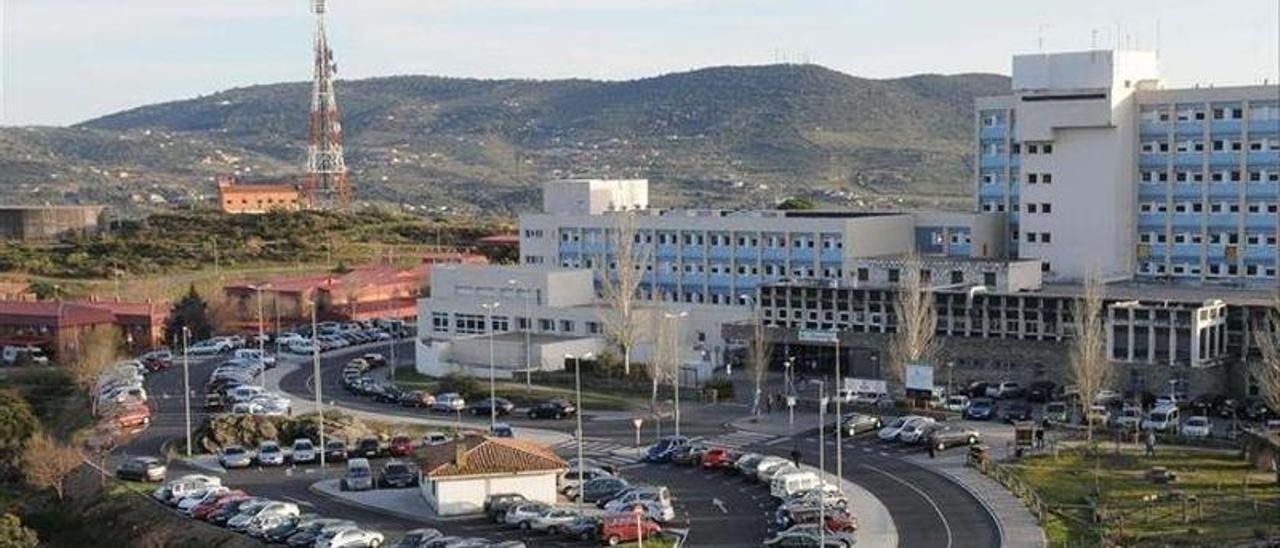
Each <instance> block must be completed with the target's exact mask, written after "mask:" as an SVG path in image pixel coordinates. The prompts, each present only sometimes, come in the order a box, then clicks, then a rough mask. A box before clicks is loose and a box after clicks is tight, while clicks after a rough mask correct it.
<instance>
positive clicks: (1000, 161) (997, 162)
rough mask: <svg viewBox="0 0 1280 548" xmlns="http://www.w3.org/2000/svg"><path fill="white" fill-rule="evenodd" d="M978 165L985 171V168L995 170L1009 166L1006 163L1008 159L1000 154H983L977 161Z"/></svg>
mask: <svg viewBox="0 0 1280 548" xmlns="http://www.w3.org/2000/svg"><path fill="white" fill-rule="evenodd" d="M978 165H979V166H981V167H982V168H983V169H986V168H992V169H995V168H1001V167H1005V166H1007V165H1009V162H1008V157H1007V156H1004V155H1002V154H996V155H990V156H988V155H986V154H984V155H982V156H981V158H980V159H979V160H978Z"/></svg>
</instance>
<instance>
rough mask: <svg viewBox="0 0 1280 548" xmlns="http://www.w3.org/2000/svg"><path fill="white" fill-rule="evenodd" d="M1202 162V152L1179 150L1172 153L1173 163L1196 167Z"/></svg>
mask: <svg viewBox="0 0 1280 548" xmlns="http://www.w3.org/2000/svg"><path fill="white" fill-rule="evenodd" d="M1203 164H1204V153H1203V152H1179V153H1176V154H1174V155H1173V165H1175V166H1185V167H1198V166H1201V165H1203Z"/></svg>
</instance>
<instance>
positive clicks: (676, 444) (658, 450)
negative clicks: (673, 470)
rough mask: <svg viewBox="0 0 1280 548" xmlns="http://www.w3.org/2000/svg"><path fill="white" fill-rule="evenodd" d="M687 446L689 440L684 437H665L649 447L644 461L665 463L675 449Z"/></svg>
mask: <svg viewBox="0 0 1280 548" xmlns="http://www.w3.org/2000/svg"><path fill="white" fill-rule="evenodd" d="M685 445H689V438H686V437H684V436H667V437H665V438H662V439H661V440H659V441H658V443H655V444H653V445H652V446H650V447H649V451H648V452H646V453H645V455H644V460H646V461H648V462H667V461H669V460H671V456H672V455H674V454H675V451H676V449H679V448H680V447H682V446H685Z"/></svg>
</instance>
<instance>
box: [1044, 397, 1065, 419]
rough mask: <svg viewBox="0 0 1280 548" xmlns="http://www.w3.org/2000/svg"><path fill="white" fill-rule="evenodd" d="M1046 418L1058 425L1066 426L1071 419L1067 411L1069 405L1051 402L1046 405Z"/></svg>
mask: <svg viewBox="0 0 1280 548" xmlns="http://www.w3.org/2000/svg"><path fill="white" fill-rule="evenodd" d="M1044 418H1045V420H1048V421H1049V422H1054V423H1058V424H1066V423H1067V420H1068V419H1069V418H1070V414H1069V411H1068V410H1067V403H1066V402H1061V401H1051V402H1049V403H1046V404H1044Z"/></svg>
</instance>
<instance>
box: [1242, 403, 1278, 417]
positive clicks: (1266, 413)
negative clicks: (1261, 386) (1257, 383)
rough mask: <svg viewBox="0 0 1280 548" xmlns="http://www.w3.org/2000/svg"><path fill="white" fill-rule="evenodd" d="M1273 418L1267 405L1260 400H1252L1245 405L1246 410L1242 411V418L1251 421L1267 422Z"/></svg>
mask: <svg viewBox="0 0 1280 548" xmlns="http://www.w3.org/2000/svg"><path fill="white" fill-rule="evenodd" d="M1270 416H1271V410H1270V409H1268V408H1267V404H1266V403H1265V402H1263V401H1262V400H1259V399H1250V400H1248V401H1246V402H1245V403H1244V409H1241V410H1240V417H1241V418H1244V419H1247V420H1251V421H1261V420H1266V419H1267V418H1269V417H1270Z"/></svg>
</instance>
